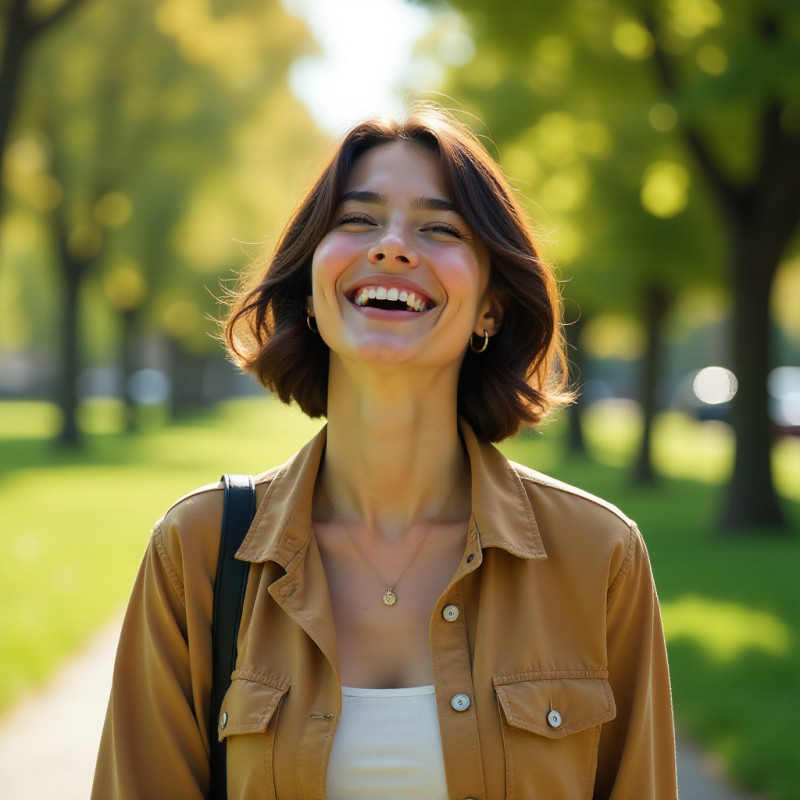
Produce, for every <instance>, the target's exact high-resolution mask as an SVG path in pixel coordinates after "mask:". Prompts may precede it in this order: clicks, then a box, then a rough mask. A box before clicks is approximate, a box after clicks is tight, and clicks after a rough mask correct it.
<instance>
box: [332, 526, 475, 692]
mask: <svg viewBox="0 0 800 800" xmlns="http://www.w3.org/2000/svg"><path fill="white" fill-rule="evenodd" d="M317 533H318V536H317V540H318V544H319V549H320V555H321V558H322V563H323V565H324V569H325V575H326V580H327V584H328V592H329V596H330V603H331V610H332V614H333V621H334V626H335V633H336V640H337V652H338V660H339V672H340V678H341V681H342V684H343V685H345V686H359V687H371V688H397V687H407V686H422V685H425V684H429V683H431V682H432V680H433V672H432V668H431V661H430V641H429V628H430V622H431V615H432V613H433V609H434V606H435V605H436V602H437V601H438V599H439V597H440V596H441V595H442V594H443V593H444V591H445V590H446V588H447V586H448V584H449V583H450V581H451V579H452V577H453V574H454V572H455V571H456V568H457V567H458V564H459V563H460V561H461V558H462V556H463V552H464V540H465V536H466V523H463V524H461V523H454V524H443V525H441V526H437V529H436V530H435V531H434V532H433V533H432V534H431V536H429V537H428V538H427V539H426V540H425V541H424V542H423V543H422V546H421V547H420V548H419V549H418V550H417V551H416V552H415V549H414V548H415V546H416V545H415V544H414V543H412V544H411V546H410V547H409V545H408V543H405V546H403V545H402V544H401V543H398V544H397V546H394V547H391V546H390V547H388V548H386V547H383V548H378V547H372V548H369V547H366V546H363V545H361V546H360V547H359V546H357V545H356V544H354V542H353V541H352V540H350V539H349V538H348V537H346V536H342V535H341V529H339V530H338V535H337V530H336V529H334V528H326V526H324V525H323V526H321V530H320V531H318V532H317ZM388 591H391V595H392V597H391V598H390V599H391V600H394V601H395V602H394V603H392V604H387V603H386V602H385V599H384V596H385V595H386V594H387V592H388Z"/></svg>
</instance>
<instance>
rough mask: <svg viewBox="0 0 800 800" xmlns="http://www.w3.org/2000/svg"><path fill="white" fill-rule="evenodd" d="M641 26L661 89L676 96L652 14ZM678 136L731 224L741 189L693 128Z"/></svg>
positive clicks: (672, 72) (675, 81)
mask: <svg viewBox="0 0 800 800" xmlns="http://www.w3.org/2000/svg"><path fill="white" fill-rule="evenodd" d="M643 21H644V25H645V27H646V28H647V30H648V31H649V32H650V36H651V37H652V39H653V63H654V65H655V71H656V75H657V76H658V79H659V81H660V83H661V85H662V87H663V88H664V89H665V90H666V91H667V92H668V93H669V94H672V95H675V94H677V93H678V89H679V87H678V79H677V77H676V74H675V69H674V65H673V63H672V61H671V60H670V56H669V54H668V53H667V52H666V50H664V48H663V46H662V45H661V43H660V41H659V37H658V24H657V23H656V20H655V15H654V13H653V12H652V11H648V12H646V13H645V14H644V16H643ZM680 130H681V133H682V135H683V138H684V140H685V142H686V145H687V147H688V149H689V152H690V153H691V154H692V156H693V158H694V160H695V162H696V163H697V166H698V167H699V168H700V171H701V172H702V174H703V176H704V177H705V179H706V182H707V183H708V186H709V187H710V189H711V192H712V194H713V195H714V197H715V198H716V200H717V203H718V204H719V206H720V208H721V209H722V211H723V213H724V214H725V215H726V217H728V218H729V220H730V221H731V222H732V223H735V222H736V221H737V219H738V216H739V213H740V208H741V205H740V200H741V194H742V193H741V192H740V190H739V189H738V188H737V187H736V186H735V185H734V184H733V183H732V182H731V181H729V180H728V178H727V177H726V176H725V174H724V172H723V171H722V169H721V168H720V166H719V164H718V163H717V161H716V160H715V159H714V158H713V157H712V155H711V151H710V150H709V148H708V147H707V146H706V143H705V142H704V141H703V138H702V136H701V135H700V131H699V130H698V129H697V128H696V127H695V126H693V125H690V124H688V123H683V124H682V125H681V126H680Z"/></svg>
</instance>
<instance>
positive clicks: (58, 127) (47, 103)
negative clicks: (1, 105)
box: [3, 0, 322, 359]
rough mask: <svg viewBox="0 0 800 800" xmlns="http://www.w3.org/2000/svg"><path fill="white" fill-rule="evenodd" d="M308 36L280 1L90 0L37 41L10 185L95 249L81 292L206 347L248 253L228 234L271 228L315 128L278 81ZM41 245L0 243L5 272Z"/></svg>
mask: <svg viewBox="0 0 800 800" xmlns="http://www.w3.org/2000/svg"><path fill="white" fill-rule="evenodd" d="M311 47H312V43H311V39H310V36H309V34H308V33H307V31H306V30H305V28H304V27H303V25H302V23H301V22H300V21H299V20H297V19H296V18H294V17H291V16H290V15H289V14H288V13H287V12H286V11H285V10H284V9H283V8H282V6H281V5H280V4H279V3H261V2H255V0H241V2H237V3H235V4H232V3H221V2H213V3H210V2H200V0H143V1H142V2H134V0H87V1H86V2H85V3H83V4H81V5H80V6H79V7H78V8H77V9H76V10H75V11H74V12H73V13H72V14H71V15H69V17H67V18H66V19H65V20H64V21H63V22H60V23H59V24H58V25H56V26H54V30H52V31H48V35H47V36H46V37H42V40H41V41H37V43H36V47H35V48H34V49H33V50H32V52H31V53H30V56H29V59H28V61H27V65H28V70H27V73H26V75H25V80H24V82H23V85H22V87H21V92H20V98H21V99H20V104H19V114H18V119H17V124H16V127H15V129H14V136H13V139H12V141H11V142H10V146H9V150H8V159H7V162H8V163H7V170H6V172H7V174H8V178H7V183H8V185H9V189H10V196H11V199H12V200H13V202H14V203H15V205H16V207H17V208H18V209H19V210H18V211H17V214H27V215H34V214H38V215H43V219H44V220H45V221H49V220H50V219H55V218H62V219H63V224H64V226H65V228H66V234H67V242H68V247H69V250H70V253H71V255H72V256H74V257H76V258H80V259H88V260H89V261H90V262H92V267H91V269H90V270H89V273H88V280H89V282H91V283H93V284H94V292H93V297H94V299H93V300H92V301H90V305H91V304H94V305H97V304H98V303H105V304H106V305H107V306H108V307H109V308H110V309H111V310H112V312H113V313H120V312H122V313H127V312H130V311H134V312H136V313H137V314H138V316H139V318H140V321H141V322H143V323H144V324H145V325H146V327H148V328H151V329H156V330H158V331H159V332H160V333H161V334H163V335H167V336H170V337H172V338H174V339H177V340H180V341H181V342H182V344H183V346H184V347H185V348H187V349H189V350H193V351H204V350H205V351H207V350H208V349H209V348H210V347H212V346H214V345H212V344H211V341H210V339H209V337H208V335H207V334H208V325H206V324H205V322H204V316H205V315H209V314H211V315H216V314H217V310H218V309H217V303H216V300H215V299H214V295H218V294H219V293H220V291H219V286H218V281H219V279H220V276H228V275H230V274H231V272H232V270H235V269H237V268H240V267H241V266H242V265H243V264H244V263H245V262H246V261H247V259H248V257H249V256H250V255H252V254H246V255H243V254H242V251H241V245H240V244H239V242H242V241H245V242H256V243H260V242H262V241H263V240H264V239H265V237H267V236H275V235H276V233H277V231H278V229H279V227H280V226H281V225H282V224H283V222H284V221H285V218H286V216H288V211H289V210H290V209H291V206H292V202H293V201H294V199H295V197H296V195H297V193H298V191H299V186H300V182H301V178H300V176H299V172H300V170H301V169H303V168H304V167H305V165H306V162H307V159H308V157H309V154H311V153H314V152H316V151H317V150H318V149H319V147H320V142H321V141H322V136H321V134H320V133H319V131H318V129H317V128H316V126H315V125H314V124H313V123H312V121H311V119H310V117H309V115H308V113H307V112H306V110H305V109H304V108H303V106H302V104H301V103H300V102H299V101H298V100H297V99H296V98H294V97H293V96H292V95H291V93H290V92H289V89H288V81H287V73H288V69H289V66H290V64H291V63H292V62H293V60H294V59H295V58H296V57H298V55H301V54H302V53H304V52H307V51H308V50H309V49H311ZM17 227H19V224H18V225H17ZM43 233H44V232H43ZM45 235H47V234H46V233H45ZM12 239H13V240H14V241H15V242H20V239H21V237H20V236H13V237H12ZM41 249H42V248H41V244H40V243H39V242H34V243H32V244H31V243H30V242H27V241H25V242H24V246H17V247H15V248H14V249H13V250H12V251H10V252H9V251H6V252H5V253H4V262H5V263H4V264H3V270H9V271H15V272H20V271H22V270H23V269H24V268H25V267H24V265H25V263H26V261H27V260H30V258H32V257H34V256H32V255H31V253H36V256H35V257H38V258H40V259H41V253H40V252H39V251H41ZM55 256H56V254H55V253H52V251H50V252H48V251H47V249H45V258H48V259H52V258H54V257H55ZM39 291H40V293H53V292H56V293H58V292H60V287H59V285H58V283H57V282H52V281H51V282H41V283H40V284H39ZM101 318H102V314H101V313H99V312H98V311H94V312H92V315H91V317H90V321H91V320H96V319H101ZM92 324H94V323H92ZM93 332H94V331H92V333H93ZM103 333H104V334H105V333H106V332H105V331H104V332H103ZM89 335H90V336H91V333H90V334H89ZM88 355H91V356H94V357H96V356H97V353H89V354H88ZM107 358H108V354H106V359H107Z"/></svg>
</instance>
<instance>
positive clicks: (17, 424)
mask: <svg viewBox="0 0 800 800" xmlns="http://www.w3.org/2000/svg"><path fill="white" fill-rule="evenodd" d="M60 427H61V412H60V411H59V410H58V407H57V406H56V405H55V403H48V402H46V401H44V400H4V401H3V402H2V403H0V439H50V438H51V437H53V436H55V435H56V434H57V433H58V430H59V428H60Z"/></svg>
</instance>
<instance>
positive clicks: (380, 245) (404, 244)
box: [368, 226, 419, 267]
mask: <svg viewBox="0 0 800 800" xmlns="http://www.w3.org/2000/svg"><path fill="white" fill-rule="evenodd" d="M368 257H369V261H370V263H371V264H380V263H383V264H385V265H393V266H394V265H402V266H406V267H416V266H417V264H419V256H418V255H417V253H416V251H415V250H414V248H413V247H412V246H411V244H410V242H409V241H408V237H407V236H405V235H404V234H403V233H402V232H401V231H400V230H399V229H398V227H397V226H393V227H390V228H388V229H387V230H386V232H385V233H384V235H383V236H381V238H380V240H379V241H378V242H376V243H375V244H374V245H373V246H372V247H370V249H369V253H368Z"/></svg>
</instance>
